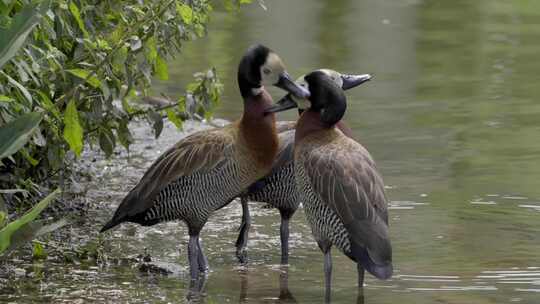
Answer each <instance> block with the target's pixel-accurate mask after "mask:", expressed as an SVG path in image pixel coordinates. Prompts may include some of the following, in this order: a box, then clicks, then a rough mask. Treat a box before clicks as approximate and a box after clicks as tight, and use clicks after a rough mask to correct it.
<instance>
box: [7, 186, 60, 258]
mask: <svg viewBox="0 0 540 304" xmlns="http://www.w3.org/2000/svg"><path fill="white" fill-rule="evenodd" d="M59 193H60V189H56V190H55V191H54V192H53V193H51V194H49V195H48V196H47V197H46V198H44V199H43V200H42V201H41V202H39V203H38V204H37V205H35V206H34V207H33V208H32V209H31V210H30V211H29V212H28V213H26V214H25V215H23V216H22V217H20V218H19V219H17V220H14V221H13V222H11V223H9V224H7V226H6V227H4V228H2V230H0V254H1V253H2V252H4V251H5V250H6V249H7V248H8V247H9V245H10V244H11V239H12V236H13V234H14V233H15V232H16V231H17V230H19V229H21V228H22V227H23V226H24V225H26V224H28V223H30V222H31V221H33V220H34V219H35V218H36V217H37V216H38V215H39V214H40V213H41V211H43V209H45V208H46V207H47V206H48V205H49V203H50V202H51V201H52V200H53V199H54V198H55V197H56V196H57V195H58V194H59Z"/></svg>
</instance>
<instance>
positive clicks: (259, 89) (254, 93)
mask: <svg viewBox="0 0 540 304" xmlns="http://www.w3.org/2000/svg"><path fill="white" fill-rule="evenodd" d="M263 88H264V87H263V86H260V87H258V88H252V89H251V94H253V96H257V95H259V94H261V93H262V91H263Z"/></svg>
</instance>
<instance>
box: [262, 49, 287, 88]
mask: <svg viewBox="0 0 540 304" xmlns="http://www.w3.org/2000/svg"><path fill="white" fill-rule="evenodd" d="M284 71H285V67H284V66H283V62H282V61H281V59H280V58H279V56H278V55H277V54H275V53H269V54H268V56H267V57H266V61H265V62H264V64H263V65H262V66H261V69H260V73H261V83H262V84H263V85H269V86H270V85H274V84H276V83H278V81H279V76H280V75H281V74H282V73H283V72H284Z"/></svg>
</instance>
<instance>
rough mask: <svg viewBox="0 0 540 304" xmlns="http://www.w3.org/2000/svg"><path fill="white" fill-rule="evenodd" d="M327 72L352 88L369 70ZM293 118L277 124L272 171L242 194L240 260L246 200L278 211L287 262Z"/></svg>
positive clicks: (292, 206)
mask: <svg viewBox="0 0 540 304" xmlns="http://www.w3.org/2000/svg"><path fill="white" fill-rule="evenodd" d="M318 71H321V72H323V73H325V74H326V75H328V76H329V77H330V78H331V79H332V81H334V82H335V83H336V85H338V86H339V87H341V88H342V89H343V90H348V89H352V88H354V87H356V86H358V85H360V84H362V83H364V82H366V81H368V80H369V79H371V76H370V75H368V74H363V75H347V74H341V73H339V72H337V71H334V70H330V69H320V70H318ZM296 83H297V84H299V85H301V86H306V83H305V79H304V76H301V77H299V78H298V79H297V80H296ZM302 111H303V109H300V108H299V109H298V112H299V114H302ZM295 125H296V122H289V121H281V122H278V123H277V124H276V126H277V129H278V137H279V149H278V154H277V157H276V159H275V160H274V164H273V166H272V171H270V174H268V175H267V176H265V177H263V178H262V179H260V180H258V181H257V182H256V183H254V184H253V185H251V186H250V187H249V188H248V191H247V192H246V193H244V194H243V195H242V196H241V198H240V199H241V203H242V211H243V214H242V224H241V226H240V233H239V235H238V240H237V241H236V247H237V250H236V252H237V256H238V258H239V259H240V260H241V261H244V259H245V254H244V250H245V246H246V243H247V239H248V231H249V227H250V223H251V219H250V216H249V208H248V204H247V202H248V200H251V201H257V202H265V203H267V204H268V205H269V206H270V207H273V208H277V209H278V210H279V213H280V215H281V226H280V236H281V263H282V264H288V262H289V219H290V218H291V217H292V215H293V214H294V213H295V212H296V209H297V208H298V205H299V203H300V202H299V201H298V191H296V186H295V184H294V183H295V182H294V152H293V150H294V149H293V148H294V133H295V130H294V128H295ZM336 126H337V127H338V128H339V129H340V130H341V131H342V132H343V133H344V134H345V135H347V136H349V137H351V136H352V135H351V130H350V129H349V127H347V126H346V125H345V122H343V121H340V122H339V123H338V124H337V125H336Z"/></svg>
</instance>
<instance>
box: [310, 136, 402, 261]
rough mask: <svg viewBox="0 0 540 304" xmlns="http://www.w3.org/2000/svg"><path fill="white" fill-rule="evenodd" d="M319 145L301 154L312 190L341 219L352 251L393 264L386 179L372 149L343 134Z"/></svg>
mask: <svg viewBox="0 0 540 304" xmlns="http://www.w3.org/2000/svg"><path fill="white" fill-rule="evenodd" d="M320 147H324V149H320V148H313V147H311V148H310V150H309V151H306V156H305V157H301V158H302V159H303V166H304V169H305V170H306V174H307V175H308V176H309V181H310V184H311V186H312V188H313V190H314V191H315V192H316V193H318V194H319V196H320V197H321V198H322V200H323V202H324V203H326V204H328V206H329V207H330V208H331V209H332V210H334V211H335V212H336V213H337V215H338V216H339V218H340V219H341V220H342V222H343V224H344V226H345V227H346V229H347V231H348V232H349V235H350V240H351V244H352V248H351V249H352V251H353V253H352V254H353V255H359V256H360V255H362V254H363V253H364V252H366V251H367V253H368V255H369V258H370V259H371V260H372V261H373V262H374V263H375V264H376V265H388V264H391V259H392V257H391V256H392V249H391V245H390V240H389V236H388V211H387V200H386V196H385V192H384V183H383V181H382V178H381V176H380V175H379V173H378V172H377V169H376V166H375V162H374V161H373V159H372V158H371V156H370V154H369V152H368V151H367V150H366V149H365V148H364V147H363V146H362V145H360V144H359V143H357V142H355V141H354V140H352V139H349V138H347V137H345V136H343V135H341V136H338V137H337V139H336V140H334V141H333V142H332V143H330V144H327V143H326V144H324V146H320ZM355 251H356V252H355ZM390 271H391V270H390Z"/></svg>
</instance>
